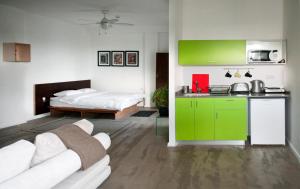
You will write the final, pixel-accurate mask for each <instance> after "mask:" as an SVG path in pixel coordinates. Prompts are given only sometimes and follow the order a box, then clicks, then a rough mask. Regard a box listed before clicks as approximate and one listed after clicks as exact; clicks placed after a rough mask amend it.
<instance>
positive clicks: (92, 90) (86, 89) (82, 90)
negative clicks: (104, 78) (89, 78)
mask: <svg viewBox="0 0 300 189" xmlns="http://www.w3.org/2000/svg"><path fill="white" fill-rule="evenodd" d="M78 90H79V91H81V92H83V93H93V92H96V91H97V90H96V89H91V88H83V89H78Z"/></svg>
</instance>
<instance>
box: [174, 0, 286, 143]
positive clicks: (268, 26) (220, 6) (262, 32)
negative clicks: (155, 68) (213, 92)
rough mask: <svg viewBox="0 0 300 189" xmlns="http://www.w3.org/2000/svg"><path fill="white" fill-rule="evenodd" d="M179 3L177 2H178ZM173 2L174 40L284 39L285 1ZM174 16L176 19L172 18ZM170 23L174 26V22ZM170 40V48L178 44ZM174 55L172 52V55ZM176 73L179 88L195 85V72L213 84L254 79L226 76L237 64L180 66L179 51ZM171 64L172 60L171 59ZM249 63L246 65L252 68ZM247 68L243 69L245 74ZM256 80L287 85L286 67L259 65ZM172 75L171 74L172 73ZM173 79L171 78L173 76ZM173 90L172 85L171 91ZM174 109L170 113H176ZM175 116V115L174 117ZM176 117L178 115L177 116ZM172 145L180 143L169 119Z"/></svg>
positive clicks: (186, 0)
mask: <svg viewBox="0 0 300 189" xmlns="http://www.w3.org/2000/svg"><path fill="white" fill-rule="evenodd" d="M174 4H175V5H174ZM174 4H173V5H174V6H175V7H173V8H174V10H176V12H175V15H171V14H170V22H171V20H172V22H173V23H172V24H174V25H176V27H174V28H175V29H176V31H175V33H178V35H173V36H172V38H170V41H171V40H175V41H176V42H177V40H178V39H196V40H197V39H198V40H200V39H247V40H274V39H282V38H283V0H244V1H241V0H226V1H224V0H182V1H176V3H174ZM172 17H174V18H172ZM172 24H171V23H170V25H172ZM172 45H173V46H172V47H171V42H170V49H171V48H172V49H173V48H176V47H177V44H174V43H173V44H172ZM170 56H171V55H170ZM173 56H174V57H175V58H174V57H173V59H174V61H173V62H172V64H175V65H170V66H171V67H174V70H170V71H172V72H174V74H175V75H176V77H175V79H174V81H175V82H176V83H174V88H175V91H176V90H178V89H179V88H180V86H181V85H191V77H192V76H191V74H193V73H208V74H210V84H232V83H234V82H249V80H250V79H248V78H245V77H242V78H241V79H236V78H232V79H227V78H225V77H224V75H225V73H226V70H224V68H228V67H229V68H238V67H236V66H225V67H224V66H206V67H197V66H193V67H188V66H185V67H184V66H178V62H177V56H178V54H177V52H174V54H173ZM171 58H172V57H170V59H171ZM170 63H171V62H170ZM252 67H253V66H249V67H247V66H246V68H252ZM244 71H245V70H243V71H242V70H241V71H240V72H241V73H243V74H244ZM251 72H252V73H253V78H252V79H262V80H264V81H265V82H266V84H267V85H268V86H284V83H285V80H284V78H285V67H284V66H255V67H254V70H251ZM170 74H171V73H170ZM170 79H171V78H170ZM175 91H172V90H171V88H170V92H175ZM171 100H172V101H171ZM173 106H175V100H174V99H171V98H170V107H173ZM173 111H174V109H170V112H169V113H170V115H174V112H173ZM170 119H171V117H170ZM173 119H175V118H173ZM169 126H170V129H169V133H170V138H169V142H170V143H169V145H170V146H171V145H174V144H176V143H175V142H174V140H175V138H174V137H175V133H173V132H175V129H174V128H175V122H174V121H170V122H169Z"/></svg>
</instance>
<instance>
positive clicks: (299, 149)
mask: <svg viewBox="0 0 300 189" xmlns="http://www.w3.org/2000/svg"><path fill="white" fill-rule="evenodd" d="M284 29H285V31H284V35H285V36H286V38H287V56H288V58H287V59H288V63H287V74H286V76H287V78H286V81H287V83H286V86H287V88H288V90H290V91H291V100H290V109H289V110H290V122H289V124H288V128H287V137H288V140H289V142H290V145H291V147H292V148H293V150H294V151H295V152H296V153H298V158H300V157H299V154H300V0H285V1H284Z"/></svg>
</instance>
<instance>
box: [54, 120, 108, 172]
mask: <svg viewBox="0 0 300 189" xmlns="http://www.w3.org/2000/svg"><path fill="white" fill-rule="evenodd" d="M50 132H52V133H54V134H56V135H57V136H58V137H59V138H60V139H61V140H62V141H63V143H64V144H65V145H66V147H67V148H69V149H71V150H73V151H75V152H76V153H77V154H78V155H79V157H80V159H81V169H82V170H85V169H87V168H89V167H90V166H92V165H93V164H94V163H96V162H97V161H99V160H101V159H102V158H103V157H104V156H105V155H106V150H105V148H104V147H103V145H102V144H101V143H100V142H99V141H98V140H97V139H95V138H94V137H92V136H90V135H89V134H87V133H86V132H85V131H84V130H82V129H81V128H79V127H78V126H76V125H73V124H66V125H63V126H61V127H59V128H57V129H54V130H52V131H50Z"/></svg>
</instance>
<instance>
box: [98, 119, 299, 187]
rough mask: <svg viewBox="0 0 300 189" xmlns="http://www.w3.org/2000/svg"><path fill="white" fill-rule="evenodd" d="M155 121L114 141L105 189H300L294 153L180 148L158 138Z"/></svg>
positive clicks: (136, 124) (135, 125)
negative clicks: (109, 174)
mask: <svg viewBox="0 0 300 189" xmlns="http://www.w3.org/2000/svg"><path fill="white" fill-rule="evenodd" d="M154 121H155V120H154V119H151V118H141V119H135V120H133V119H131V120H130V122H131V123H130V127H126V128H125V129H124V130H122V132H120V133H119V134H118V135H116V136H115V137H114V138H113V139H112V146H111V148H110V150H109V154H110V156H111V167H112V174H111V176H110V177H109V179H108V180H107V181H105V182H104V183H103V184H102V186H101V187H99V188H101V189H112V188H113V189H141V188H142V189H169V188H170V189H171V188H172V189H235V188H237V189H248V188H249V189H256V188H259V189H269V188H270V189H294V188H295V189H297V188H300V164H299V162H298V160H297V159H296V158H295V156H294V155H293V154H292V152H291V150H290V149H289V147H249V146H247V147H245V148H244V147H237V146H236V147H233V146H225V147H224V146H179V147H176V148H168V147H167V139H166V138H165V137H161V136H155V134H154V133H155V128H154V123H155V122H154Z"/></svg>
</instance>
